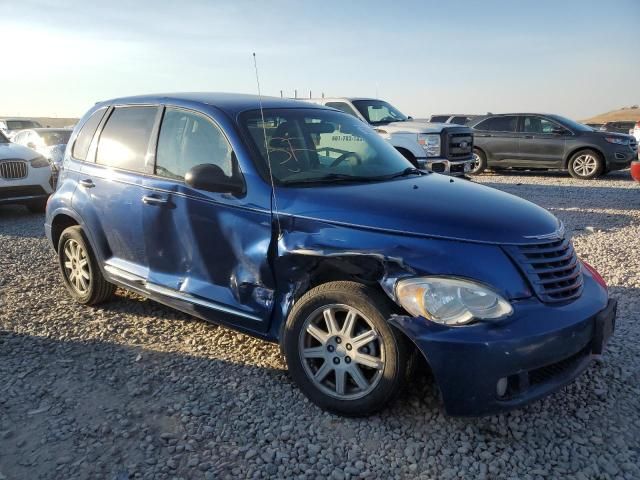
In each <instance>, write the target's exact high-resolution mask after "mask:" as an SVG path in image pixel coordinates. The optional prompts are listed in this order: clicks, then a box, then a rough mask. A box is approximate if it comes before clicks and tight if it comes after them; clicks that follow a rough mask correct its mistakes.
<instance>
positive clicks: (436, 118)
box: [429, 113, 481, 125]
mask: <svg viewBox="0 0 640 480" xmlns="http://www.w3.org/2000/svg"><path fill="white" fill-rule="evenodd" d="M480 116H481V115H466V114H448V113H447V114H445V115H431V116H430V117H429V121H430V122H433V123H454V124H456V125H468V124H469V123H470V122H471V121H472V120H474V119H476V118H478V117H480Z"/></svg>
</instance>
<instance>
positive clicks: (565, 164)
mask: <svg viewBox="0 0 640 480" xmlns="http://www.w3.org/2000/svg"><path fill="white" fill-rule="evenodd" d="M581 150H593V151H594V152H596V153H597V154H598V155H599V156H600V160H602V164H603V166H604V168H606V167H607V161H606V159H605V155H604V152H603V151H602V150H601V149H600V148H599V147H595V146H592V145H581V146H579V147H575V148H572V149H571V150H570V151H569V153H567V155H566V156H565V157H564V161H563V162H562V168H564V169H565V170H567V169H568V168H569V160H571V157H573V156H574V155H575V154H576V153H578V152H579V151H581Z"/></svg>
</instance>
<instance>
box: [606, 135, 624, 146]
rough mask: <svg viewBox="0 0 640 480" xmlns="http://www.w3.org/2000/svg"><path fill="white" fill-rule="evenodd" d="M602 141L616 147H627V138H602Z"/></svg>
mask: <svg viewBox="0 0 640 480" xmlns="http://www.w3.org/2000/svg"><path fill="white" fill-rule="evenodd" d="M604 139H605V140H606V141H607V142H609V143H615V144H616V145H629V139H628V138H622V137H604Z"/></svg>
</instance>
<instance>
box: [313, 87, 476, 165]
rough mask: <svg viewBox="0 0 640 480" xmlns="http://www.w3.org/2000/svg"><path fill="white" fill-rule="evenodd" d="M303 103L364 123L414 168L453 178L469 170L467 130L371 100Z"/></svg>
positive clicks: (470, 152)
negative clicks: (427, 119) (420, 118)
mask: <svg viewBox="0 0 640 480" xmlns="http://www.w3.org/2000/svg"><path fill="white" fill-rule="evenodd" d="M307 101H309V102H313V103H317V104H320V105H325V106H327V107H332V108H336V109H338V110H341V111H343V112H345V113H348V114H350V115H353V116H354V117H357V118H359V119H360V120H362V121H363V122H365V123H368V124H369V125H371V126H372V127H373V128H374V130H376V131H377V132H378V133H379V134H380V135H381V136H382V137H383V138H384V139H385V140H387V141H388V142H389V143H390V144H391V145H393V146H394V147H395V148H396V149H397V150H398V151H399V152H400V153H402V155H404V156H405V157H406V158H407V159H409V160H410V161H411V162H412V163H413V164H414V165H415V166H416V167H418V168H425V169H428V170H431V171H433V172H436V173H444V174H447V175H454V176H462V175H464V174H465V173H466V172H469V171H470V170H471V169H472V166H471V165H472V163H473V131H472V130H471V129H470V128H469V127H464V126H460V125H453V124H444V123H429V122H427V121H425V120H414V119H412V118H411V117H408V116H406V115H404V114H403V113H401V112H400V111H399V110H398V109H397V108H395V107H393V106H392V105H391V104H389V103H387V102H385V101H383V100H377V99H373V98H316V99H309V100H307Z"/></svg>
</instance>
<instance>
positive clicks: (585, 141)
mask: <svg viewBox="0 0 640 480" xmlns="http://www.w3.org/2000/svg"><path fill="white" fill-rule="evenodd" d="M469 126H470V127H472V128H473V129H474V130H475V142H474V143H475V145H474V165H473V169H472V171H471V172H470V173H472V174H476V175H477V174H480V173H482V172H483V171H484V170H485V169H486V168H492V169H495V170H499V169H502V168H522V169H563V170H568V171H569V173H570V174H571V176H573V177H575V178H581V179H592V178H596V177H598V176H600V175H604V174H606V173H607V172H610V171H611V170H621V169H624V168H628V167H629V165H630V163H631V161H632V160H634V159H635V158H636V155H637V148H638V147H637V142H636V139H635V138H634V137H633V136H631V135H624V134H620V133H613V132H598V131H594V130H593V129H592V128H589V127H587V126H585V125H583V124H580V123H577V122H574V121H573V120H570V119H568V118H565V117H561V116H560V115H548V114H539V113H509V114H500V115H487V116H484V117H481V118H478V119H475V120H474V121H473V122H472V123H471V124H469Z"/></svg>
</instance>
